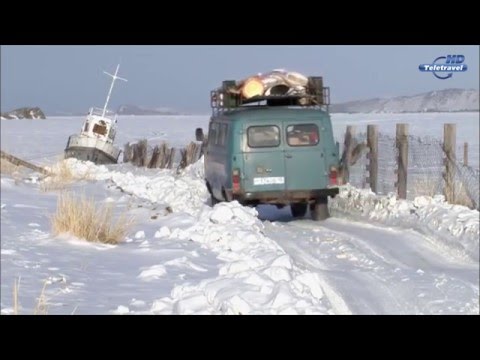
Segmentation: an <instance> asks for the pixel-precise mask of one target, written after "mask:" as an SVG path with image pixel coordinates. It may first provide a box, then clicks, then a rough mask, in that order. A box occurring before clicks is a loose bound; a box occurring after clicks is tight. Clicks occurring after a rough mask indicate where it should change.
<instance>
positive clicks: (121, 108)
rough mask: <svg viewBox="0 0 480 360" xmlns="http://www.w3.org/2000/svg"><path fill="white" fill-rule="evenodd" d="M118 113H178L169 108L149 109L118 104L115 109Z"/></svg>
mask: <svg viewBox="0 0 480 360" xmlns="http://www.w3.org/2000/svg"><path fill="white" fill-rule="evenodd" d="M117 114H118V115H180V113H179V112H177V111H174V110H172V109H169V108H155V109H149V108H145V107H141V106H137V105H120V106H119V107H118V109H117Z"/></svg>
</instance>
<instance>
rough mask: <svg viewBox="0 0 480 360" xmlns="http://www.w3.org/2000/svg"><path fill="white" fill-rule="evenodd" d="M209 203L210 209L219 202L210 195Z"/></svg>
mask: <svg viewBox="0 0 480 360" xmlns="http://www.w3.org/2000/svg"><path fill="white" fill-rule="evenodd" d="M210 202H211V203H212V207H214V206H215V205H216V204H218V203H219V202H220V201H219V200H217V198H216V197H215V196H213V195H210Z"/></svg>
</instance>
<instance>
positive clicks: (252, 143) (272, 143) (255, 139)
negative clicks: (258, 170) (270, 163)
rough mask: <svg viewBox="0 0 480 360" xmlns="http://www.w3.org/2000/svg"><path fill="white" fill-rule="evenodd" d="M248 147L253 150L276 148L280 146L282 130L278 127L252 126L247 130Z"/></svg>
mask: <svg viewBox="0 0 480 360" xmlns="http://www.w3.org/2000/svg"><path fill="white" fill-rule="evenodd" d="M247 138H248V146H249V147H251V148H260V147H276V146H278V145H280V129H279V128H278V127H277V126H274V125H272V126H250V127H249V128H248V130H247Z"/></svg>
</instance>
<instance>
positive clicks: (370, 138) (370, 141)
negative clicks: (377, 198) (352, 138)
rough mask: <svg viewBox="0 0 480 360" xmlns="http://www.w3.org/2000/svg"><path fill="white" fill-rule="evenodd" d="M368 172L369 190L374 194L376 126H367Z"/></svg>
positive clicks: (376, 156)
mask: <svg viewBox="0 0 480 360" xmlns="http://www.w3.org/2000/svg"><path fill="white" fill-rule="evenodd" d="M367 146H368V148H369V149H370V152H369V153H368V159H369V164H368V171H369V175H368V178H369V183H370V189H371V190H372V191H373V192H374V193H375V194H376V193H377V184H378V125H367Z"/></svg>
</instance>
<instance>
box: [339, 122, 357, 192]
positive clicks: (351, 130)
mask: <svg viewBox="0 0 480 360" xmlns="http://www.w3.org/2000/svg"><path fill="white" fill-rule="evenodd" d="M354 147H355V126H351V125H348V126H347V131H346V132H345V139H344V143H343V154H342V161H341V162H342V172H341V173H342V183H343V184H346V183H348V182H349V181H350V163H351V162H352V153H353V149H354Z"/></svg>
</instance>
